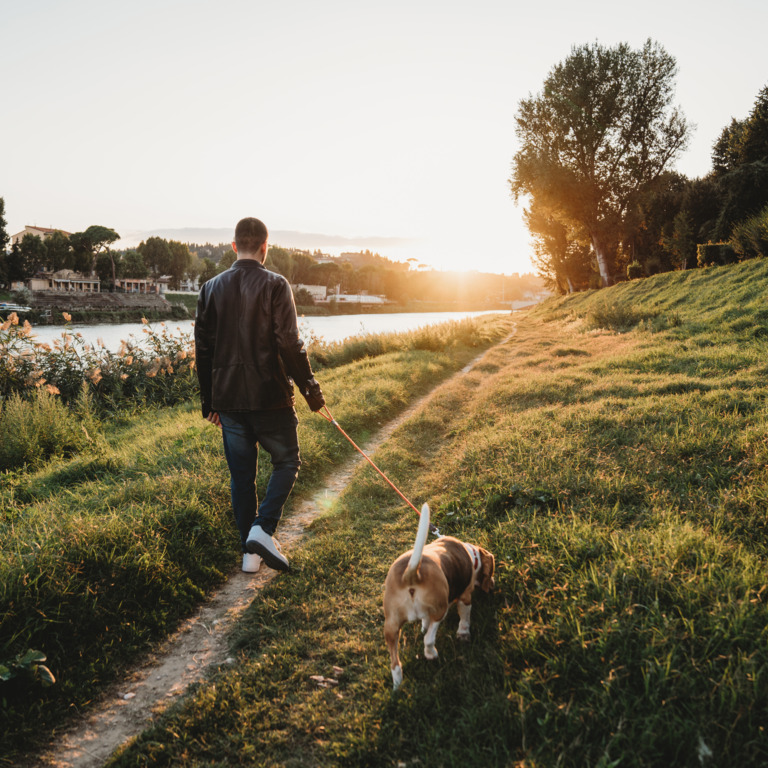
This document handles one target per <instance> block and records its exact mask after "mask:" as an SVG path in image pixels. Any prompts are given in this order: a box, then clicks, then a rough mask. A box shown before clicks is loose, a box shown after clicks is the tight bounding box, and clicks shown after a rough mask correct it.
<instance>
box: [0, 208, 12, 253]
mask: <svg viewBox="0 0 768 768" xmlns="http://www.w3.org/2000/svg"><path fill="white" fill-rule="evenodd" d="M7 227H8V222H7V221H6V220H5V198H4V197H0V256H4V255H5V250H6V248H7V247H8V243H9V242H10V241H11V237H10V235H9V234H8V229H7Z"/></svg>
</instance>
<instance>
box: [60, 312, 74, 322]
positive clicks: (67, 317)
mask: <svg viewBox="0 0 768 768" xmlns="http://www.w3.org/2000/svg"><path fill="white" fill-rule="evenodd" d="M61 316H62V317H63V318H64V319H65V320H66V321H67V322H68V323H71V322H72V315H70V314H69V312H62V313H61Z"/></svg>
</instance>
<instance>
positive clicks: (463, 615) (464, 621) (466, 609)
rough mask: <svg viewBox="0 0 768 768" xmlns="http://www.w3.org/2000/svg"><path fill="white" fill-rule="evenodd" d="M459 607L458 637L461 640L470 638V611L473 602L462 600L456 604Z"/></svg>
mask: <svg viewBox="0 0 768 768" xmlns="http://www.w3.org/2000/svg"><path fill="white" fill-rule="evenodd" d="M456 607H457V608H458V609H459V631H458V632H457V633H456V637H458V638H459V640H469V613H470V611H471V610H472V603H466V604H465V603H462V602H461V600H459V602H458V603H457V604H456Z"/></svg>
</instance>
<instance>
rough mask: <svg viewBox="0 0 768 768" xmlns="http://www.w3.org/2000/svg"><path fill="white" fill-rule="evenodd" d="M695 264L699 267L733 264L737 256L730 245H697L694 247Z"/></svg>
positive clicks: (737, 258)
mask: <svg viewBox="0 0 768 768" xmlns="http://www.w3.org/2000/svg"><path fill="white" fill-rule="evenodd" d="M696 254H697V259H696V260H697V262H698V265H699V266H700V267H712V266H715V265H721V266H722V265H723V264H735V263H736V262H737V261H739V255H738V254H737V253H736V251H735V250H734V249H733V248H732V247H731V244H730V243H699V245H697V246H696Z"/></svg>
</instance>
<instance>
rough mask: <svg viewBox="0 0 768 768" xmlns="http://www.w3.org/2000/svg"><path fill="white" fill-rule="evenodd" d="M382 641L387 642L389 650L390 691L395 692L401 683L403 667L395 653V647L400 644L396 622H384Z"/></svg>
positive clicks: (398, 628)
mask: <svg viewBox="0 0 768 768" xmlns="http://www.w3.org/2000/svg"><path fill="white" fill-rule="evenodd" d="M384 639H385V640H386V641H387V648H388V649H389V661H390V669H391V671H392V690H393V691H396V690H397V689H398V688H399V687H400V683H402V682H403V667H402V665H401V664H400V656H399V655H398V653H397V647H398V645H399V644H400V626H398V624H397V623H396V622H393V621H385V622H384Z"/></svg>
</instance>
